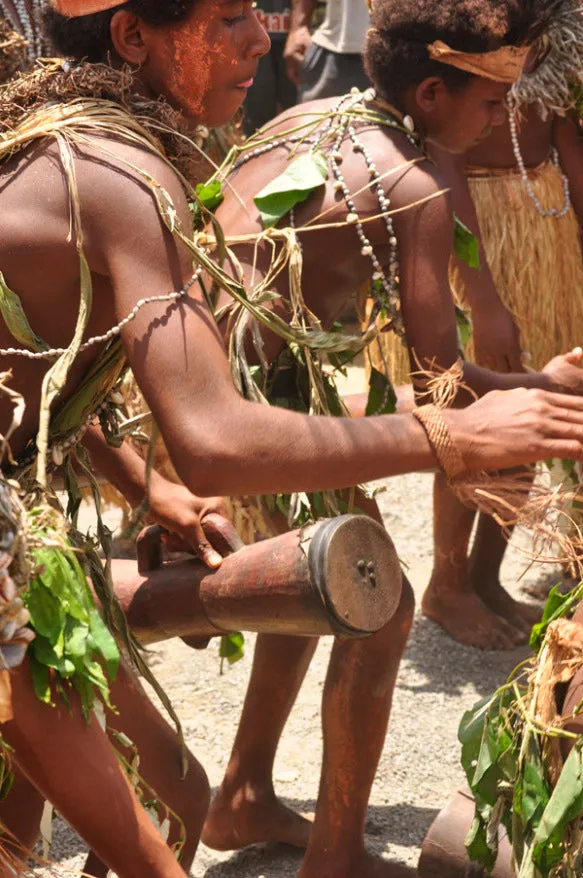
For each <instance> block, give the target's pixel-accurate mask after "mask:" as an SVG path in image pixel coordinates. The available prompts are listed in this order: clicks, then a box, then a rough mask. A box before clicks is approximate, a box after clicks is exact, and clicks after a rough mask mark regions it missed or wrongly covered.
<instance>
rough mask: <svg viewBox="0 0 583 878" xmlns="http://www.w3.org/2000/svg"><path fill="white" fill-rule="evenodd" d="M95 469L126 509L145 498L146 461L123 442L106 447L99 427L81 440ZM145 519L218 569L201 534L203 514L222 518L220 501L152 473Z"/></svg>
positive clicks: (217, 561)
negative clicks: (157, 525)
mask: <svg viewBox="0 0 583 878" xmlns="http://www.w3.org/2000/svg"><path fill="white" fill-rule="evenodd" d="M83 445H84V446H85V448H86V449H87V451H88V452H89V455H90V457H91V462H92V464H93V466H94V467H95V469H96V470H97V471H98V472H99V473H100V474H101V475H102V476H103V477H104V478H106V479H107V481H108V482H111V484H112V485H114V486H115V487H116V488H117V490H118V491H119V492H120V494H123V496H124V497H125V498H126V500H127V501H128V503H129V504H130V506H132V507H134V508H136V507H138V506H139V505H140V503H142V502H143V500H144V499H145V496H146V487H147V486H146V462H145V460H144V459H143V458H142V457H140V455H139V454H138V453H137V452H136V451H135V450H134V449H133V448H132V446H131V445H130V444H129V442H127V441H126V442H124V443H123V445H122V446H121V447H120V448H114V447H113V446H111V445H108V444H107V442H106V440H105V437H104V435H103V432H102V431H101V428H100V427H89V429H88V430H87V432H86V433H85V436H84V437H83ZM148 505H149V509H148V519H149V521H152V522H154V523H155V524H160V525H162V526H163V527H165V528H167V529H168V530H169V531H170V533H173V534H178V536H180V538H181V539H182V540H183V541H184V542H185V544H186V545H187V546H188V547H190V549H191V550H193V551H194V552H195V553H196V554H197V555H198V556H199V557H200V558H201V559H202V560H203V561H204V562H205V564H208V565H209V567H213V568H216V567H219V565H220V563H221V560H222V559H221V556H220V554H219V553H218V552H216V551H215V549H213V547H212V546H211V545H210V544H209V542H208V539H207V537H206V534H205V532H204V527H203V525H204V520H205V517H206V516H207V515H210V514H212V513H218V514H220V515H224V513H225V509H224V506H223V501H222V498H220V497H212V498H204V499H203V498H201V497H196V496H195V495H194V494H192V493H191V492H190V491H189V490H188V489H187V488H185V487H184V485H179V484H176V483H174V482H170V481H168V479H165V478H164V477H163V476H161V475H160V474H159V473H157V472H156V470H152V473H151V475H150V492H149V504H148Z"/></svg>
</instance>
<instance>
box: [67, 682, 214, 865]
mask: <svg viewBox="0 0 583 878" xmlns="http://www.w3.org/2000/svg"><path fill="white" fill-rule="evenodd" d="M111 698H112V703H113V704H114V705H115V706H116V709H117V715H116V714H111V713H108V715H107V722H108V732H111V731H112V730H115V731H117V732H123V733H124V735H126V736H127V737H128V738H129V739H130V741H132V742H133V743H134V744H135V746H136V748H137V751H138V754H139V757H140V769H139V771H140V777H141V778H143V780H144V781H145V782H146V783H147V784H148V785H149V786H150V787H151V788H152V790H153V791H154V792H155V795H156V797H157V798H158V799H159V800H160V801H161V802H162V803H163V805H166V806H167V807H168V808H169V809H170V810H171V811H173V812H174V813H175V814H176V815H178V817H179V818H180V820H181V821H182V823H183V824H184V830H183V833H184V835H185V837H186V843H185V845H184V847H183V849H182V856H181V863H182V866H183V867H184V869H185V871H188V870H189V869H190V866H191V864H192V861H193V859H194V855H195V853H196V849H197V847H198V841H199V838H200V832H201V829H202V825H203V823H204V819H205V817H206V813H207V810H208V805H209V799H210V792H209V785H208V781H207V778H206V774H205V772H204V770H203V768H202V767H201V765H200V763H199V762H198V761H197V760H196V759H195V758H194V756H192V754H191V753H187V758H188V772H187V774H186V777H185V778H184V779H183V778H182V765H181V754H180V748H179V746H178V741H177V738H176V732H175V731H174V729H173V728H172V727H171V726H170V725H168V723H167V722H166V721H165V720H164V718H163V717H162V716H161V715H160V713H159V712H158V711H157V710H156V708H155V707H154V705H153V704H152V702H151V701H150V699H149V698H148V696H147V695H146V693H145V692H144V690H143V689H142V686H141V685H140V682H139V680H138V679H137V677H136V676H135V674H134V673H133V672H131V671H130V670H129V669H128V668H127V667H125V666H122V667H121V668H120V672H119V675H118V678H117V680H116V682H115V683H114V684H113V685H112V687H111ZM114 746H116V747H118V748H119V745H118V744H116V743H115V742H114ZM121 752H122V753H123V751H121ZM164 816H165V815H164V812H163V811H161V812H160V815H159V817H160V820H162V819H163V818H164ZM180 836H181V827H180V824H179V823H178V822H177V821H176V820H175V819H171V827H170V835H169V838H168V843H169V844H170V845H174V844H176V842H178V841H180ZM84 871H85V872H87V874H88V875H93V876H95V878H101V876H103V878H105V876H106V875H107V866H105V865H104V864H103V863H101V862H100V860H99V858H98V857H97V856H96V854H95V853H94V852H93V851H92V852H91V853H90V854H89V857H88V859H87V862H86V863H85V869H84Z"/></svg>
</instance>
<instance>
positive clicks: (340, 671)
mask: <svg viewBox="0 0 583 878" xmlns="http://www.w3.org/2000/svg"><path fill="white" fill-rule="evenodd" d="M413 611H414V598H413V591H412V589H411V586H410V585H409V583H408V582H407V581H406V580H404V582H403V595H402V598H401V604H400V606H399V609H398V610H397V613H396V615H395V616H394V617H393V619H392V620H391V621H390V622H389V624H388V625H387V626H386V627H385V628H384V629H382V630H381V631H379V632H378V633H377V634H374V635H373V636H372V637H370V638H368V639H366V640H344V639H340V638H339V639H337V640H336V642H335V644H334V649H333V651H332V656H331V659H330V667H329V670H328V676H327V678H326V685H325V688H324V702H323V731H324V761H323V767H322V778H321V784H320V793H319V796H318V806H317V809H316V819H315V822H314V827H313V829H312V834H311V837H310V844H309V846H308V850H307V852H306V857H305V859H304V863H303V865H302V868H301V870H300V873H299V875H300V878H355V876H357V875H358V878H377V876H378V878H381V876H382V878H397V876H399V875H401V874H404V872H405V870H403V868H401V867H400V866H395V865H392V864H389V863H387V862H385V861H383V860H380V859H377V858H374V857H372V856H370V855H369V854H367V853H366V852H365V849H364V822H365V816H366V810H367V806H368V800H369V796H370V791H371V787H372V783H373V780H374V776H375V772H376V768H377V765H378V761H379V758H380V755H381V752H382V748H383V745H384V741H385V736H386V731H387V725H388V721H389V714H390V709H391V704H392V700H393V690H394V687H395V681H396V677H397V671H398V668H399V662H400V660H401V655H402V653H403V650H404V648H405V644H406V642H407V636H408V634H409V629H410V627H411V622H412V620H413Z"/></svg>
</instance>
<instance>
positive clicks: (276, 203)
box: [253, 149, 328, 229]
mask: <svg viewBox="0 0 583 878" xmlns="http://www.w3.org/2000/svg"><path fill="white" fill-rule="evenodd" d="M327 179H328V163H327V162H326V157H325V155H324V153H323V152H322V151H321V150H320V149H315V150H311V151H310V152H308V153H304V154H303V155H300V156H298V158H296V159H294V160H293V161H292V162H290V164H289V165H288V167H287V168H286V170H285V171H284V172H283V174H280V175H279V177H276V178H275V180H272V181H271V183H268V184H267V186H265V187H264V188H263V189H262V190H261V192H259V194H258V195H256V196H255V198H254V199H253V200H254V202H255V205H256V207H257V208H258V210H259V213H260V215H261V220H262V222H263V226H264V227H265V228H266V229H270V228H272V227H273V226H276V225H277V223H278V222H279V221H280V219H281V218H282V217H284V216H285V215H286V213H289V212H290V210H291V209H292V207H295V205H296V204H301V203H302V202H303V201H306V199H307V198H309V197H310V195H311V194H312V192H314V191H315V190H316V189H319V187H320V186H323V185H324V183H325V182H326V180H327Z"/></svg>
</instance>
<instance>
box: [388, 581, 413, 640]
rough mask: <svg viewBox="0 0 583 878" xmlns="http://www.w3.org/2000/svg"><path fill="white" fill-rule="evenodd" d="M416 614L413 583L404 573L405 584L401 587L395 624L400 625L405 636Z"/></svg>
mask: <svg viewBox="0 0 583 878" xmlns="http://www.w3.org/2000/svg"><path fill="white" fill-rule="evenodd" d="M414 615H415V593H414V591H413V589H412V588H411V583H410V582H409V580H408V579H407V577H406V576H405V574H404V573H403V585H402V589H401V599H400V601H399V606H398V607H397V611H396V613H395V615H394V616H393V619H392V622H393V624H397V625H399V628H401V629H402V631H403V633H404V635H405V637H407V635H408V634H409V631H410V630H411V625H412V624H413V616H414Z"/></svg>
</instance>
